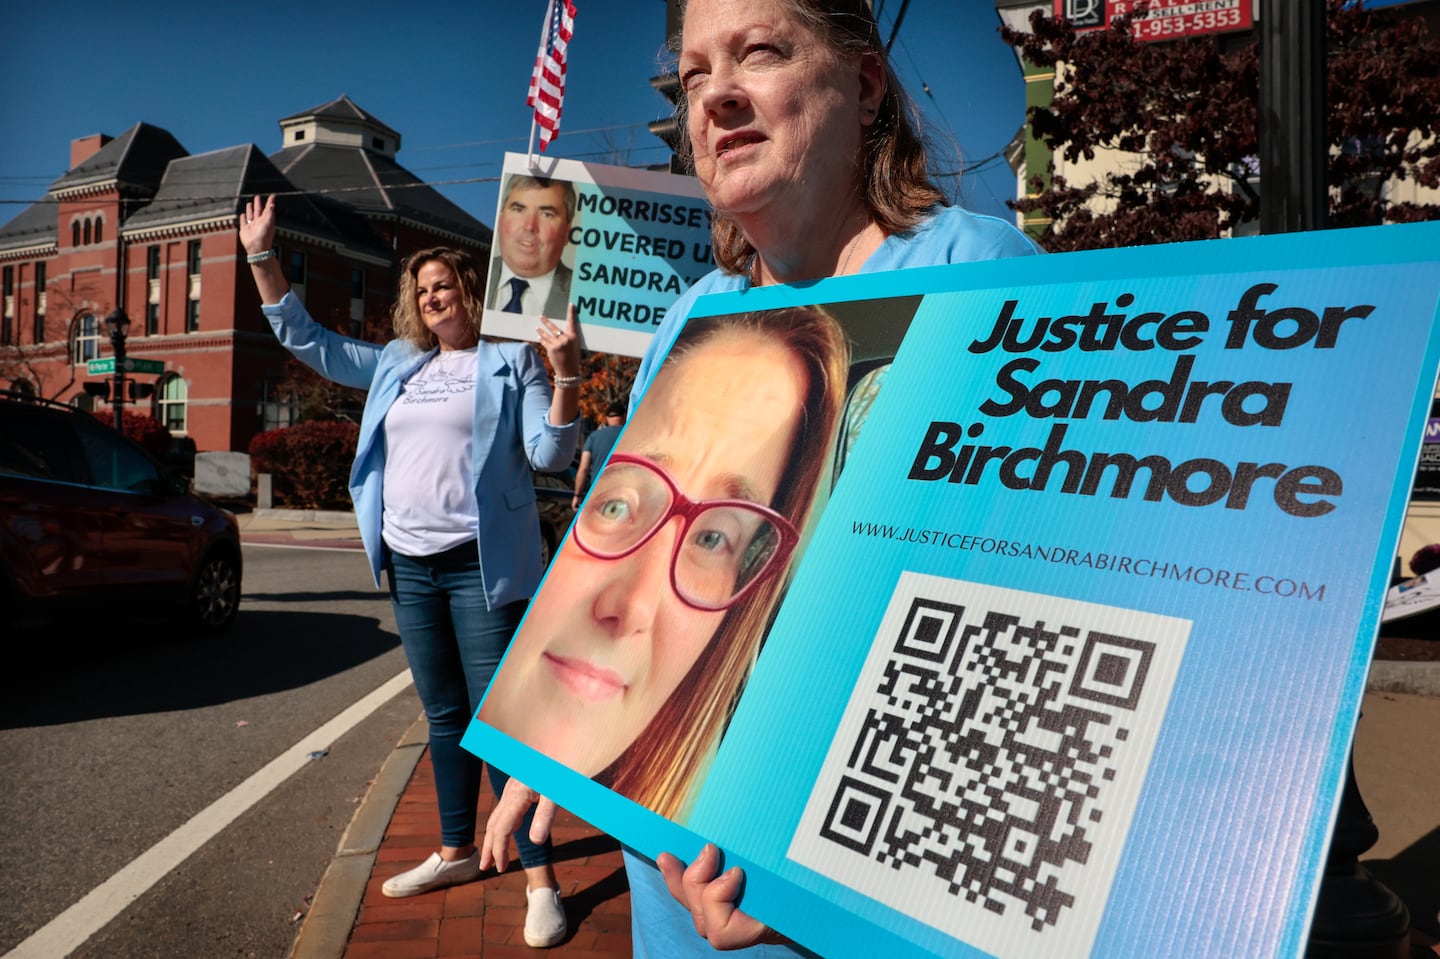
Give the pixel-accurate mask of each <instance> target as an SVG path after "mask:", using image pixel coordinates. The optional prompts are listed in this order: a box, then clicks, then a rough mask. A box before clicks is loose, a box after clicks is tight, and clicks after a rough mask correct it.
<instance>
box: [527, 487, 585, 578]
mask: <svg viewBox="0 0 1440 959" xmlns="http://www.w3.org/2000/svg"><path fill="white" fill-rule="evenodd" d="M534 482H535V508H536V509H537V510H539V512H540V561H541V562H542V563H543V564H544V565H545V566H549V565H550V560H552V559H554V558H555V551H556V550H558V549H559V548H560V543H561V542H562V541H563V540H564V539H565V534H566V532H568V531H569V529H570V521H571V520H572V519H574V518H575V510H574V509H572V508H571V506H570V499H571V497H572V496H573V495H574V494H575V470H574V469H567V470H564V471H562V472H559V473H539V472H537V473H534Z"/></svg>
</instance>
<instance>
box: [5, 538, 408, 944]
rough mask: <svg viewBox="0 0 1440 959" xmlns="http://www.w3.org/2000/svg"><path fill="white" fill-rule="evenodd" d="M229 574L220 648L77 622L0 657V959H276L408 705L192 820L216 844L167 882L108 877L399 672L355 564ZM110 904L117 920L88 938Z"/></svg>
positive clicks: (382, 707) (267, 566)
mask: <svg viewBox="0 0 1440 959" xmlns="http://www.w3.org/2000/svg"><path fill="white" fill-rule="evenodd" d="M245 564H246V568H245V582H244V595H243V599H242V603H241V609H240V616H239V619H238V620H237V621H236V623H235V625H234V627H233V628H232V629H231V630H230V631H229V632H228V633H226V634H225V635H223V636H221V637H218V638H215V639H210V640H203V639H193V638H190V637H180V636H175V635H173V634H171V633H170V631H169V630H168V628H167V627H166V626H164V624H163V623H161V624H155V625H146V624H139V625H134V626H126V627H113V626H111V625H109V624H106V623H104V622H91V623H85V624H82V625H81V626H79V627H77V628H76V629H73V630H65V631H54V630H51V631H46V632H41V633H37V634H33V635H27V636H24V637H22V638H21V639H20V640H18V641H16V643H15V644H14V645H13V648H12V649H7V650H6V652H7V655H8V657H9V660H10V664H9V666H8V667H7V669H6V671H5V673H4V677H3V679H0V777H3V782H4V785H5V788H4V790H3V792H0V821H3V822H4V823H5V828H4V831H3V834H0V860H3V861H4V862H5V863H6V869H5V870H4V871H3V873H0V901H3V902H4V903H5V909H4V910H3V911H0V955H6V954H9V953H10V952H11V950H15V949H16V947H17V946H19V945H21V943H22V942H24V941H25V940H27V939H28V938H29V937H31V936H32V935H35V934H36V933H37V930H38V931H41V936H42V937H43V936H48V937H51V938H46V939H42V940H40V941H41V942H42V943H44V944H46V949H47V951H46V952H39V951H37V950H38V947H37V945H36V943H34V942H32V943H31V944H30V945H29V946H28V947H27V949H28V950H29V951H30V952H33V954H37V955H41V954H45V955H56V954H57V953H56V952H54V951H49V949H50V944H53V943H60V942H66V941H67V940H66V938H65V937H66V936H69V937H70V940H71V944H70V945H67V946H66V947H65V950H64V951H66V952H70V949H71V948H73V943H75V942H83V945H79V947H78V948H74V951H73V952H70V954H71V955H74V956H77V957H91V956H95V957H99V956H104V957H106V959H112V957H139V956H200V955H203V956H259V957H271V956H284V955H286V954H287V953H288V951H289V949H290V946H291V943H292V941H293V939H294V937H295V933H296V931H297V930H298V928H299V922H298V914H300V913H303V912H304V911H305V910H306V909H307V906H308V897H309V896H310V895H311V894H313V892H314V891H315V888H316V886H317V884H318V883H319V880H320V878H321V876H322V874H323V873H324V871H325V868H326V866H327V865H328V864H329V862H330V859H331V857H332V855H333V854H334V851H335V846H336V843H337V842H338V841H339V838H340V835H341V833H342V832H343V831H344V829H345V826H346V825H347V824H348V823H349V821H350V818H351V816H352V815H353V813H354V811H355V808H356V804H357V803H358V802H359V800H360V799H361V797H363V795H364V794H365V790H366V787H367V785H368V782H369V780H370V777H371V776H373V775H374V773H375V771H376V770H377V769H378V768H379V766H380V764H381V762H383V760H384V758H385V756H386V755H387V754H388V753H389V751H390V749H391V747H392V746H393V745H394V744H395V742H396V740H397V739H398V738H399V737H400V736H401V734H402V733H403V732H404V731H405V730H406V729H407V728H408V727H409V726H410V725H411V723H412V722H413V721H414V720H415V718H416V717H417V716H418V715H419V712H420V707H419V701H418V699H416V697H415V695H414V691H413V688H411V687H409V686H405V687H404V689H403V691H402V692H400V693H399V694H398V695H393V696H389V697H388V698H386V699H385V700H384V701H383V702H381V703H380V704H379V705H378V708H375V709H374V711H373V712H370V713H369V714H368V715H366V716H365V718H362V719H360V720H359V721H358V723H356V724H355V725H354V727H353V728H352V729H350V730H349V731H348V732H344V733H343V734H341V735H339V738H338V739H336V740H335V741H334V742H333V743H330V744H329V748H328V752H325V753H324V755H321V756H318V757H316V758H310V757H309V753H308V752H307V753H305V754H303V755H302V756H301V757H300V758H301V760H302V761H303V762H302V763H301V764H300V765H299V771H298V772H295V773H294V774H293V775H289V776H288V777H285V778H278V777H276V782H278V785H276V784H274V783H271V784H270V785H273V790H272V791H268V792H266V793H264V794H263V795H261V798H259V799H258V801H255V802H254V803H253V805H250V806H248V808H246V807H245V806H244V805H243V804H241V805H238V806H237V805H236V804H235V802H234V801H233V800H232V801H230V802H228V803H221V804H220V806H221V807H223V808H222V809H221V810H220V811H210V812H206V813H205V815H204V816H201V817H199V818H200V819H203V820H205V821H206V822H210V823H212V824H213V823H216V822H218V823H219V825H218V827H216V829H217V831H215V833H214V835H213V838H208V841H204V842H203V844H201V845H200V847H199V849H198V851H196V852H195V853H194V854H193V855H190V856H188V858H184V859H183V861H181V862H179V864H178V865H174V866H173V868H171V866H172V865H173V863H168V862H167V863H166V864H165V865H164V866H163V867H160V869H159V870H158V871H157V870H155V869H151V872H153V873H155V875H154V876H152V877H151V878H150V879H145V878H143V875H142V874H143V873H144V870H137V869H136V868H134V867H132V868H130V869H129V870H128V871H127V872H124V873H122V872H121V871H122V870H126V867H127V866H129V865H130V864H132V863H133V862H134V861H135V860H136V859H137V857H139V856H141V854H142V853H145V852H146V851H147V850H150V849H151V848H152V847H155V846H156V844H157V843H161V842H162V841H163V840H166V837H169V836H172V834H174V833H175V832H176V830H177V829H179V828H180V827H182V826H184V825H186V824H187V822H190V821H191V820H192V817H197V814H200V813H202V812H203V811H205V810H206V809H207V807H210V806H211V804H212V803H215V802H216V800H219V799H222V797H226V796H227V794H229V793H231V791H232V790H235V788H236V786H237V785H239V784H242V783H244V782H245V781H246V780H247V779H249V778H250V777H252V775H254V774H256V773H257V771H261V770H263V769H265V767H266V766H267V764H269V763H271V762H272V761H273V760H275V759H276V758H277V757H280V756H282V754H285V753H286V751H287V750H291V749H292V747H294V746H296V744H297V743H299V742H300V741H301V740H302V739H304V738H305V737H306V736H308V735H309V734H311V733H313V732H314V731H315V730H317V729H318V728H319V727H322V726H324V725H325V724H326V723H327V722H329V721H330V720H332V719H333V718H334V717H336V715H337V714H339V713H341V712H342V711H344V710H346V709H347V707H350V706H351V705H352V704H354V703H356V702H357V701H359V700H362V699H364V698H365V697H366V696H367V695H370V694H372V693H373V692H374V691H375V690H377V688H379V687H382V686H384V685H385V684H386V683H387V682H391V681H392V680H394V679H395V677H397V675H398V674H400V673H402V672H403V671H404V669H405V660H404V656H403V654H402V652H401V650H400V647H399V641H398V639H397V637H396V636H395V632H394V625H393V621H392V618H391V615H390V608H389V601H388V599H387V597H386V595H385V593H384V592H382V591H379V590H375V589H374V588H373V587H372V585H371V583H370V578H369V573H368V570H367V568H366V564H365V560H364V555H363V553H361V552H359V551H358V550H345V551H322V550H308V549H306V550H301V549H279V548H269V547H261V546H247V547H246V548H245ZM390 688H391V689H395V688H398V687H397V686H395V685H392V686H391V687H390ZM382 695H383V694H382ZM366 708H369V707H368V706H367V707H366ZM311 751H312V752H318V751H319V750H318V749H315V750H311ZM277 765H281V764H277ZM256 778H257V779H262V780H263V779H265V778H266V777H265V776H260V777H256ZM250 787H251V784H247V789H249V788H250ZM264 788H266V789H269V788H270V786H266V787H264ZM223 809H232V810H233V811H232V812H230V813H228V814H227V813H225V812H224V811H223ZM235 812H238V816H236V815H235ZM216 816H228V818H221V819H218V820H217V819H216ZM231 818H233V819H234V821H233V822H231V821H230V819H231ZM194 828H195V827H194V825H193V824H192V826H191V827H190V829H191V830H192V831H193V830H194ZM170 845H173V842H172V843H171V844H170ZM151 858H155V857H154V856H153V855H152V857H151ZM160 858H161V859H163V857H160ZM117 873H121V875H120V876H119V877H118V878H117V880H116V881H115V882H114V883H112V887H111V888H109V889H107V890H105V895H101V896H92V897H91V899H90V900H85V901H84V902H82V899H84V897H86V896H87V894H89V893H91V892H92V890H95V889H96V887H97V886H100V884H102V883H104V882H106V880H108V879H110V878H111V877H112V876H115V875H116V874H117ZM152 882H153V884H152ZM137 895H138V898H136V896H137ZM117 897H123V898H120V903H121V904H122V905H123V904H124V903H128V905H125V906H124V908H123V909H122V910H121V911H119V913H118V916H116V918H114V920H113V921H108V922H104V923H103V925H101V924H100V922H101V921H102V920H103V919H104V918H106V914H105V904H106V903H107V902H112V903H113V902H115V901H116V899H117ZM130 899H133V900H134V901H133V902H130V901H129V900H130ZM77 903H80V906H79V907H77V908H75V909H71V907H72V906H75V905H76V904H77ZM97 903H98V904H97ZM66 910H71V912H70V913H68V914H64V913H66ZM111 911H112V912H113V911H114V907H112V908H111ZM62 914H64V915H62ZM96 916H100V917H101V920H97V919H96ZM57 917H60V919H59V921H56V920H57ZM87 923H88V924H90V925H89V926H87ZM97 929H98V931H96V930H97ZM77 930H80V931H79V932H77ZM90 932H94V935H93V936H91V935H89V933H90ZM86 936H88V938H84V937H86ZM55 937H58V938H55ZM17 954H20V955H24V954H28V953H27V951H26V950H19V951H17Z"/></svg>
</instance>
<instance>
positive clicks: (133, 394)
mask: <svg viewBox="0 0 1440 959" xmlns="http://www.w3.org/2000/svg"><path fill="white" fill-rule="evenodd" d="M125 385H126V386H127V387H129V392H130V402H132V403H134V402H135V401H136V400H148V399H149V398H150V397H152V396H154V395H155V384H154V383H137V382H135V381H134V380H126V381H125Z"/></svg>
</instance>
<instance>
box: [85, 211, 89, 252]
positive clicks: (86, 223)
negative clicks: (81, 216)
mask: <svg viewBox="0 0 1440 959" xmlns="http://www.w3.org/2000/svg"><path fill="white" fill-rule="evenodd" d="M85 245H86V246H89V245H90V218H89V217H86V218H85Z"/></svg>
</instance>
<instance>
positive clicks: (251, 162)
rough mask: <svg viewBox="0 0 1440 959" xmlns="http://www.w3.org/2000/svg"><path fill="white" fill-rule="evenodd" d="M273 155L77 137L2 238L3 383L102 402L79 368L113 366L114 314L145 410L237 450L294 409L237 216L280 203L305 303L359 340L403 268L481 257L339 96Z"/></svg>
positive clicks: (482, 231)
mask: <svg viewBox="0 0 1440 959" xmlns="http://www.w3.org/2000/svg"><path fill="white" fill-rule="evenodd" d="M280 130H281V140H282V142H281V148H280V149H279V150H278V151H277V152H275V153H272V154H270V155H269V156H266V155H265V154H263V153H262V152H261V151H260V150H259V149H258V148H256V147H255V146H254V145H250V144H247V145H244V146H235V147H228V148H225V149H222V150H215V151H212V152H209V153H202V154H198V155H191V154H189V153H187V152H186V150H185V148H184V147H183V146H181V145H180V143H179V142H178V141H177V140H176V139H175V138H174V137H173V136H171V134H170V133H168V132H167V131H165V130H162V129H160V128H158V127H155V126H152V125H150V124H147V123H137V124H136V125H135V126H133V127H131V128H130V129H129V130H126V131H125V132H124V133H123V134H121V135H120V136H118V137H114V138H111V137H109V136H106V135H104V134H96V135H91V136H85V137H81V138H79V139H77V140H74V141H73V142H72V143H71V146H70V170H69V172H67V173H66V174H65V175H64V176H62V177H60V178H59V179H58V180H56V181H55V182H54V183H53V184H52V185H51V186H50V188H49V190H48V192H47V194H46V196H45V197H44V198H43V199H41V200H39V201H37V202H36V203H34V204H32V205H31V206H29V207H27V208H26V209H25V210H24V211H23V212H21V213H20V214H19V215H18V216H16V217H15V218H14V219H12V220H11V221H10V222H9V223H7V224H5V225H4V226H3V227H0V277H3V285H4V290H3V296H4V299H3V314H0V389H4V388H11V389H20V390H26V391H32V392H34V393H36V394H39V395H41V396H44V397H48V398H52V399H59V400H63V401H67V402H73V403H75V404H77V405H92V404H96V403H97V402H98V404H99V407H100V408H102V409H104V408H106V404H105V401H104V400H99V401H97V400H95V399H94V398H93V397H91V396H90V395H89V394H87V393H86V392H85V389H84V383H85V382H86V381H87V380H89V381H98V380H101V379H103V378H104V377H101V376H95V377H91V376H89V375H88V374H87V372H86V362H87V361H88V360H91V359H96V358H101V357H105V356H109V355H110V353H111V347H110V343H109V341H108V339H106V337H105V331H104V323H103V320H104V317H105V316H106V315H107V314H108V313H110V312H111V311H112V310H113V309H115V307H116V306H120V307H121V308H123V309H124V310H125V312H126V314H127V315H128V316H129V317H130V336H129V339H128V341H127V343H126V346H127V352H128V354H129V356H131V357H133V358H137V359H145V360H154V361H160V362H162V363H164V372H163V373H161V374H159V375H155V374H144V373H141V374H132V376H133V378H134V379H135V380H137V381H138V382H140V383H142V384H153V386H154V391H155V392H154V396H153V397H150V398H148V399H142V400H139V401H138V402H137V403H135V404H134V405H133V407H132V408H137V409H141V410H144V409H146V408H147V406H148V407H149V408H150V409H151V410H152V411H153V413H154V414H155V416H156V418H157V419H159V420H160V421H161V422H163V423H165V424H166V425H167V426H169V427H170V429H171V431H172V432H173V433H175V434H177V435H181V436H188V437H189V438H190V439H192V440H193V441H194V442H195V444H196V447H197V449H199V450H202V451H204V450H241V451H243V450H245V449H246V447H247V445H248V444H249V441H250V438H251V437H252V436H254V435H255V434H256V433H257V432H259V431H260V430H262V429H268V428H273V427H275V426H277V425H284V424H286V423H288V422H289V421H290V418H291V416H292V415H293V411H292V409H291V406H290V404H289V402H288V401H286V400H285V399H284V398H283V396H282V395H281V393H280V392H278V391H277V386H278V385H279V384H280V383H281V382H282V381H283V380H284V379H285V378H286V368H287V362H288V359H289V357H288V354H287V353H285V351H284V350H282V349H281V348H280V347H279V346H278V344H276V342H275V338H274V336H273V335H272V334H271V332H270V328H269V326H268V325H267V324H266V322H265V319H264V317H263V316H262V315H261V313H260V301H259V297H258V295H257V293H256V292H255V287H254V284H253V283H252V282H251V279H250V268H249V267H248V266H247V265H246V264H245V262H244V258H243V255H242V254H243V251H242V250H241V249H240V244H239V241H238V240H237V238H236V232H235V217H236V215H237V213H238V212H239V211H240V209H241V207H242V206H243V205H244V203H245V201H246V200H247V199H248V198H249V197H251V196H254V195H257V194H268V193H275V194H277V195H279V197H280V201H279V202H280V206H279V211H278V227H279V229H278V237H277V243H278V245H279V247H280V256H281V262H282V263H283V265H284V267H285V270H286V273H287V275H288V276H289V277H290V280H291V283H292V284H293V285H294V287H295V290H296V293H297V294H298V295H300V296H301V297H302V298H303V299H304V300H305V302H306V305H307V306H308V307H309V309H310V311H311V313H312V315H314V316H315V318H316V319H318V320H321V321H322V322H325V323H327V324H328V325H330V326H331V327H332V328H334V329H337V330H339V331H341V332H344V333H347V334H350V335H360V333H361V331H362V330H363V329H365V328H366V326H367V321H369V323H370V328H371V329H372V330H373V329H376V328H377V325H378V324H381V323H383V321H384V317H385V316H386V315H387V314H388V311H389V308H390V304H391V302H392V301H393V298H394V294H395V288H396V277H397V272H398V265H399V261H400V259H401V258H402V257H403V256H404V255H405V254H407V253H409V252H410V251H412V250H416V249H420V248H422V247H425V246H435V245H441V244H444V245H450V246H457V247H463V248H466V249H469V250H470V251H471V252H472V253H474V254H475V255H477V256H478V257H482V258H488V256H489V251H490V237H491V231H490V228H489V227H487V226H485V224H483V223H481V222H480V221H479V220H477V219H475V218H474V217H472V216H470V215H469V214H468V213H466V212H465V211H464V210H462V209H460V208H459V207H458V206H456V205H455V204H453V203H451V202H450V201H449V200H447V199H445V198H444V197H443V196H441V195H440V194H439V193H437V192H436V191H435V190H433V189H432V188H430V187H428V186H425V185H424V184H423V183H422V182H421V181H420V180H419V178H418V177H416V176H414V175H413V174H412V173H410V172H409V171H408V170H406V169H405V168H404V167H402V166H400V164H398V163H397V162H396V160H395V155H396V153H397V152H398V151H399V149H400V134H399V133H397V132H396V131H394V130H392V129H391V128H390V127H388V126H386V125H385V124H384V123H382V122H381V121H380V120H378V119H376V118H375V117H373V116H371V115H370V114H368V113H366V112H365V111H364V110H362V109H361V108H360V107H358V106H356V104H355V103H354V102H352V101H351V100H350V99H349V98H348V97H345V96H341V97H339V98H338V99H335V100H332V101H331V102H329V103H326V104H323V105H321V106H318V107H315V108H314V109H311V110H306V111H303V112H301V113H297V114H295V115H294V116H289V117H285V118H284V119H282V120H280Z"/></svg>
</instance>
